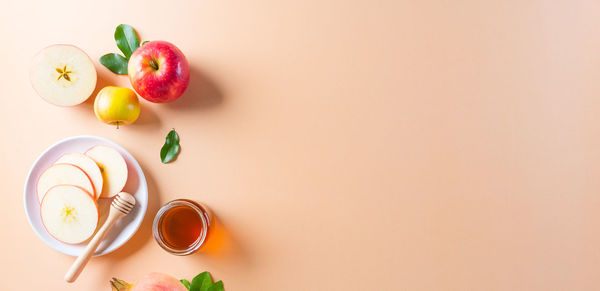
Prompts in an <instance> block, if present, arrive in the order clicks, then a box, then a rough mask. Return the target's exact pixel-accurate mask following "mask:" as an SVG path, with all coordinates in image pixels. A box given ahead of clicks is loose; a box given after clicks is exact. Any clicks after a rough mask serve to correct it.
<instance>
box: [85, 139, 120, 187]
mask: <svg viewBox="0 0 600 291" xmlns="http://www.w3.org/2000/svg"><path fill="white" fill-rule="evenodd" d="M85 155H87V156H88V157H90V158H92V160H94V161H95V162H96V164H98V167H100V172H102V177H103V178H104V186H103V187H102V194H100V197H101V198H108V197H113V196H115V195H117V194H119V192H121V190H123V187H125V183H127V163H125V159H123V156H121V154H120V153H119V152H118V151H117V150H116V149H114V148H112V147H109V146H105V145H99V146H95V147H92V148H91V149H89V150H88V151H87V152H86V153H85Z"/></svg>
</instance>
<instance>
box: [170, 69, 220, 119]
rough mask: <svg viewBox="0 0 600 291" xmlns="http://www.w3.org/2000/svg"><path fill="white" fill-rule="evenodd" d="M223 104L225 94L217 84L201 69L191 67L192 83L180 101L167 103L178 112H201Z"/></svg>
mask: <svg viewBox="0 0 600 291" xmlns="http://www.w3.org/2000/svg"><path fill="white" fill-rule="evenodd" d="M221 103H223V92H222V89H221V88H220V87H219V86H218V85H217V83H216V82H215V81H214V80H212V79H211V78H210V77H209V76H208V75H207V74H205V73H204V72H203V71H201V70H200V69H199V68H197V67H194V66H190V83H189V85H188V88H187V90H186V91H185V93H183V96H181V97H180V98H179V99H177V100H175V101H173V102H170V103H166V104H165V105H166V106H168V107H169V108H172V109H176V110H201V109H209V108H213V107H216V106H218V105H220V104H221Z"/></svg>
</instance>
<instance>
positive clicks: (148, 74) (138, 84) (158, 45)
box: [127, 41, 190, 103]
mask: <svg viewBox="0 0 600 291" xmlns="http://www.w3.org/2000/svg"><path fill="white" fill-rule="evenodd" d="M127 73H128V75H129V80H130V81H131V86H133V89H135V91H136V92H137V93H138V94H139V95H140V96H142V97H143V98H144V99H146V100H148V101H150V102H155V103H165V102H171V101H174V100H176V99H177V98H179V96H181V94H183V92H184V91H185V89H186V88H187V86H188V83H189V82H190V68H189V66H188V62H187V60H186V58H185V56H184V55H183V53H182V52H181V51H180V50H179V49H178V48H177V47H176V46H174V45H173V44H171V43H169V42H166V41H150V42H147V43H146V44H144V45H142V46H141V47H139V48H138V49H137V50H135V52H133V54H132V55H131V57H130V58H129V64H128V65H127Z"/></svg>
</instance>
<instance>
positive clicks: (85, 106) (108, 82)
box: [76, 66, 118, 116]
mask: <svg viewBox="0 0 600 291" xmlns="http://www.w3.org/2000/svg"><path fill="white" fill-rule="evenodd" d="M96 71H97V72H98V78H97V79H96V88H94V92H92V94H91V95H90V97H89V98H88V99H87V100H85V101H84V102H83V103H81V104H79V105H77V106H76V108H77V110H76V111H77V112H83V114H86V115H89V114H91V115H92V116H94V100H96V95H98V92H100V90H102V88H104V87H106V86H118V85H116V84H117V83H118V76H117V75H114V74H113V75H114V76H110V75H108V74H106V73H104V72H103V71H104V70H103V69H102V68H98V67H97V66H96Z"/></svg>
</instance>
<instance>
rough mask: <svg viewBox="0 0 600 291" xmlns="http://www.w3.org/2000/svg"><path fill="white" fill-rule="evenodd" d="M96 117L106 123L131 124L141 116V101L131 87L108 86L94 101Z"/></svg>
mask: <svg viewBox="0 0 600 291" xmlns="http://www.w3.org/2000/svg"><path fill="white" fill-rule="evenodd" d="M94 113H96V117H98V119H99V120H100V121H102V122H104V123H106V124H110V125H116V126H117V128H119V125H127V124H131V123H133V122H134V121H136V120H137V118H138V116H140V101H139V100H138V97H137V95H136V94H135V92H134V91H133V90H131V89H129V88H122V87H114V86H108V87H104V88H102V90H100V92H98V96H96V100H95V101H94Z"/></svg>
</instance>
